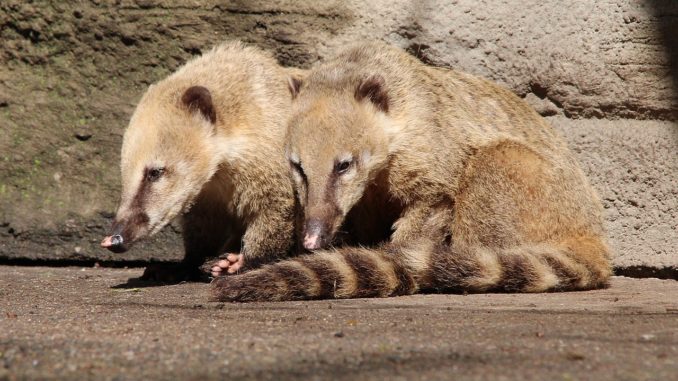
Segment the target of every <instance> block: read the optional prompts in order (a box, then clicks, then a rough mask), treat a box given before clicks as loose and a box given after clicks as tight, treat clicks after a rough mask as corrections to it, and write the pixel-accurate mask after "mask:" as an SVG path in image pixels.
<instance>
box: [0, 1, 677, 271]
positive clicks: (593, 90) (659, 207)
mask: <svg viewBox="0 0 678 381" xmlns="http://www.w3.org/2000/svg"><path fill="white" fill-rule="evenodd" d="M116 3H117V4H116ZM0 26H1V28H0V38H1V39H2V41H3V44H2V46H0V62H1V64H0V130H2V134H0V155H1V156H0V208H1V209H0V258H43V259H87V260H89V259H98V260H121V259H123V260H135V259H148V258H155V259H163V260H164V259H176V258H178V257H179V256H180V254H181V247H180V245H179V244H178V243H179V242H178V240H177V229H176V228H168V229H166V230H165V231H164V232H163V233H162V234H161V235H160V236H159V237H157V238H156V239H154V240H151V241H149V242H147V243H146V244H145V245H141V246H139V247H137V248H135V250H133V251H131V252H128V253H126V254H125V255H112V254H109V253H107V252H104V251H102V250H100V249H99V248H98V247H97V246H98V241H99V239H100V237H101V235H102V234H103V232H104V230H105V227H106V226H107V225H108V224H109V223H110V218H111V216H112V213H113V212H114V210H115V207H116V204H117V201H118V197H119V195H118V192H119V178H118V177H119V175H118V169H117V165H118V161H119V145H120V140H121V136H122V133H123V131H124V128H125V126H126V123H127V120H128V118H129V116H130V114H131V112H132V110H133V107H134V105H135V103H136V101H137V100H138V99H139V97H140V95H141V94H142V92H143V90H144V88H145V87H146V86H147V85H148V84H149V83H151V82H153V81H155V80H158V79H160V78H162V77H163V76H165V75H167V74H168V73H170V72H171V71H172V70H174V69H176V68H177V67H178V66H179V65H180V64H181V63H183V62H184V61H185V60H186V59H188V58H189V57H190V56H191V55H193V54H199V53H200V52H201V51H205V50H207V49H209V47H211V46H212V45H214V44H216V43H218V42H219V41H222V40H225V39H231V38H240V39H243V40H245V41H248V42H251V43H254V44H257V45H259V46H262V47H264V48H266V49H270V50H271V51H273V52H275V54H276V56H277V57H278V59H279V60H280V61H281V62H282V63H283V64H286V65H297V66H301V67H308V66H310V65H311V64H312V63H313V62H316V61H317V60H321V59H322V58H323V57H327V56H329V55H331V54H332V51H333V50H334V49H336V48H337V47H340V46H342V45H344V44H346V43H348V42H351V41H356V40H361V39H382V40H386V41H388V42H391V43H393V44H396V45H398V46H401V47H403V48H405V49H407V50H408V51H410V52H411V53H412V54H415V55H417V56H418V57H419V58H420V59H422V60H423V61H425V62H427V63H430V64H432V65H441V66H450V67H455V68H458V69H461V70H465V71H468V72H471V73H475V74H478V75H482V76H485V77H488V78H490V79H493V80H495V81H498V82H500V83H502V84H504V85H506V86H507V87H509V88H511V89H512V90H514V91H515V92H516V93H518V94H519V95H521V96H524V97H525V98H526V99H527V100H528V101H529V102H530V103H531V104H533V105H534V106H535V107H536V108H537V110H538V111H539V112H540V113H542V114H543V115H545V116H549V117H550V121H551V123H553V124H554V126H555V127H556V128H557V129H559V130H560V131H561V132H562V133H563V134H564V135H565V136H566V138H567V139H568V141H569V142H570V145H571V147H572V148H573V150H574V151H575V152H576V153H577V155H578V158H579V160H580V161H581V163H582V166H583V167H584V170H585V171H586V172H587V173H588V174H589V176H590V177H591V180H592V182H593V183H594V184H595V186H596V187H597V189H598V190H599V191H600V194H601V197H602V199H603V202H604V204H605V208H606V217H607V226H608V229H609V232H610V242H611V245H612V247H613V248H614V249H615V251H616V253H617V257H616V259H615V265H616V266H617V267H618V268H627V269H629V268H634V266H644V267H650V268H655V269H659V270H662V271H663V270H666V269H669V270H671V269H673V270H671V271H674V274H675V271H678V270H676V269H678V253H677V252H676V247H677V246H678V220H677V218H678V217H677V216H678V205H677V202H676V199H677V198H678V197H676V196H677V194H676V192H677V189H678V187H677V183H676V181H677V180H676V179H677V178H678V164H677V161H678V159H677V158H676V153H677V152H678V150H677V148H678V126H677V125H676V121H677V120H678V96H677V92H676V84H677V82H676V80H677V79H676V74H677V73H678V70H677V68H678V63H677V62H676V57H677V54H678V46H677V44H678V38H671V37H672V36H678V2H675V1H670V0H666V1H659V0H654V1H640V0H636V1H632V0H598V1H594V0H588V1H558V0H541V1H536V0H530V1H517V0H514V1H508V0H507V1H489V0H485V1H482V0H481V1H473V0H458V1H396V2H393V1H384V0H378V1H371V2H363V1H338V0H336V1H323V2H305V1H230V2H229V1H219V2H216V1H206V2H194V1H171V2H170V1H153V0H143V1H142V0H138V1H118V2H113V1H88V2H81V3H77V4H71V3H70V2H57V3H56V4H45V3H42V2H40V3H37V4H27V3H25V2H23V1H19V0H6V1H3V2H2V4H0Z"/></svg>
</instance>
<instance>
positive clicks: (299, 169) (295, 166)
mask: <svg viewBox="0 0 678 381" xmlns="http://www.w3.org/2000/svg"><path fill="white" fill-rule="evenodd" d="M290 166H291V167H292V169H293V170H294V171H296V172H297V173H298V174H299V176H301V178H302V179H303V180H304V181H306V174H305V173H304V168H302V167H301V163H297V162H295V161H292V160H290Z"/></svg>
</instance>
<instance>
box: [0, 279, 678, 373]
mask: <svg viewBox="0 0 678 381" xmlns="http://www.w3.org/2000/svg"><path fill="white" fill-rule="evenodd" d="M140 273H141V270H140V269H130V270H111V269H101V268H99V269H91V268H89V269H80V268H58V269H55V268H39V267H35V268H22V267H2V266H0V327H2V328H3V329H1V330H0V379H9V380H13V379H23V378H32V379H44V378H54V377H56V378H66V379H83V378H91V379H97V380H113V379H177V378H180V379H224V378H225V377H228V378H229V379H264V380H269V379H270V380H280V379H299V378H302V379H309V378H311V379H340V380H356V379H400V380H411V379H449V378H450V377H454V376H456V378H462V379H485V380H486V379H519V380H544V379H565V380H568V379H574V380H577V379H596V380H618V379H647V380H650V379H652V380H661V379H666V380H668V379H673V377H674V376H675V374H676V372H678V362H676V359H677V358H678V319H676V317H678V315H677V314H678V303H677V301H676V299H675V297H674V296H675V295H676V293H678V282H675V281H660V280H656V279H643V280H633V279H628V278H614V279H613V280H612V286H611V288H609V289H606V290H596V291H587V292H572V293H551V294H532V295H530V294H522V295H511V294H481V295H466V296H464V295H415V296H407V297H396V298H386V299H354V300H341V301H310V302H284V303H253V304H231V303H225V304H224V303H210V302H207V301H206V295H207V287H208V286H207V285H205V284H198V283H184V284H179V285H175V286H163V287H140V286H139V285H131V286H130V285H128V284H127V279H128V278H130V277H135V276H138V275H139V274H140ZM27 301H30V302H27Z"/></svg>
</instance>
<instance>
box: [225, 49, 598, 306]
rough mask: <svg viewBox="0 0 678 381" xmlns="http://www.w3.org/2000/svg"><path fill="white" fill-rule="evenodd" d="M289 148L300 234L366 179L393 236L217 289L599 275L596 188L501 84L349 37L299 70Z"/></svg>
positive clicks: (309, 233) (498, 282)
mask: <svg viewBox="0 0 678 381" xmlns="http://www.w3.org/2000/svg"><path fill="white" fill-rule="evenodd" d="M292 90H293V95H295V97H296V99H295V101H294V106H293V115H292V117H291V122H290V125H289V131H288V136H287V148H286V153H287V156H288V159H289V161H290V165H291V167H292V168H293V178H294V183H295V188H296V193H297V195H298V196H299V202H300V204H301V206H302V208H303V209H304V225H303V226H304V239H303V242H304V246H305V247H306V248H307V249H313V250H315V249H319V248H322V247H326V246H327V245H328V244H329V243H331V241H332V239H333V237H334V236H335V235H336V233H337V230H338V229H340V226H341V225H342V223H343V221H344V219H345V218H346V216H347V215H349V214H350V213H351V211H352V209H353V208H354V206H355V205H356V203H357V202H359V200H362V199H364V197H365V196H366V190H368V189H369V190H370V191H369V192H368V193H370V194H375V193H376V194H378V195H381V196H382V197H387V198H389V199H391V200H393V201H394V202H393V203H392V204H391V205H392V209H389V210H385V211H383V212H386V213H393V212H395V213H397V214H398V215H399V218H398V219H397V221H396V222H395V224H394V225H393V233H392V235H391V240H390V242H389V243H388V244H385V245H383V246H381V247H378V248H373V249H369V248H342V249H338V250H329V251H322V250H319V251H316V252H315V253H314V254H313V255H310V256H306V257H301V258H298V259H295V260H289V261H283V262H280V263H277V264H274V265H269V266H266V267H264V268H261V269H259V270H255V271H252V272H250V273H246V274H243V275H239V276H238V277H235V278H228V279H226V278H219V279H217V280H215V282H213V293H214V298H215V299H218V300H243V301H245V300H286V299H306V298H327V297H362V296H389V295H399V294H409V293H413V292H417V291H419V290H425V291H441V292H442V291H453V292H485V291H506V292H543V291H559V290H583V289H591V288H597V287H603V286H605V285H606V283H607V281H608V278H609V276H610V273H611V269H610V263H609V258H610V253H609V250H608V248H607V246H606V244H605V238H604V231H603V227H602V217H601V206H600V202H599V200H598V198H597V196H596V194H595V192H594V191H593V189H592V188H591V186H590V185H589V183H588V181H587V180H586V178H585V176H584V174H583V173H582V171H581V169H580V168H579V166H578V164H577V163H576V161H575V159H574V158H573V155H572V154H571V152H570V151H569V150H568V148H567V146H566V144H565V143H564V142H563V140H562V139H561V138H560V137H559V136H558V134H557V133H556V132H555V131H554V130H553V129H552V128H551V127H550V126H549V125H548V124H547V123H546V121H545V120H544V119H543V118H541V117H540V116H539V115H538V114H537V113H536V112H535V111H534V110H532V109H531V108H530V107H529V106H528V105H527V104H526V103H525V102H524V101H523V100H521V99H520V98H518V97H517V96H515V95H514V94H512V93H511V92H510V91H508V90H507V89H504V88H502V87H500V86H498V85H495V84H493V83H491V82H488V81H486V80H483V79H480V78H477V77H474V76H471V75H468V74H464V73H460V72H457V71H454V70H448V69H441V68H433V67H429V66H426V65H424V64H422V63H420V62H419V61H417V60H416V59H415V58H414V57H411V56H409V55H408V54H406V53H404V52H403V51H401V50H400V49H396V48H393V47H389V46H387V45H385V44H382V43H370V44H362V45H358V46H355V47H352V48H350V49H347V50H345V51H344V52H342V53H340V54H339V55H338V56H337V57H335V58H334V59H332V60H330V61H328V62H326V63H324V64H321V65H319V66H318V67H316V68H315V69H313V70H312V71H311V73H310V74H309V76H308V78H307V80H306V81H305V82H304V83H303V84H302V85H301V86H296V87H293V88H292Z"/></svg>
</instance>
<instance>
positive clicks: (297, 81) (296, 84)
mask: <svg viewBox="0 0 678 381" xmlns="http://www.w3.org/2000/svg"><path fill="white" fill-rule="evenodd" d="M303 84H304V80H302V79H301V78H299V77H296V76H294V75H290V76H289V77H288V78H287V87H288V88H289V89H290V94H292V99H294V98H296V97H297V95H299V90H301V86H302V85H303Z"/></svg>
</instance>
